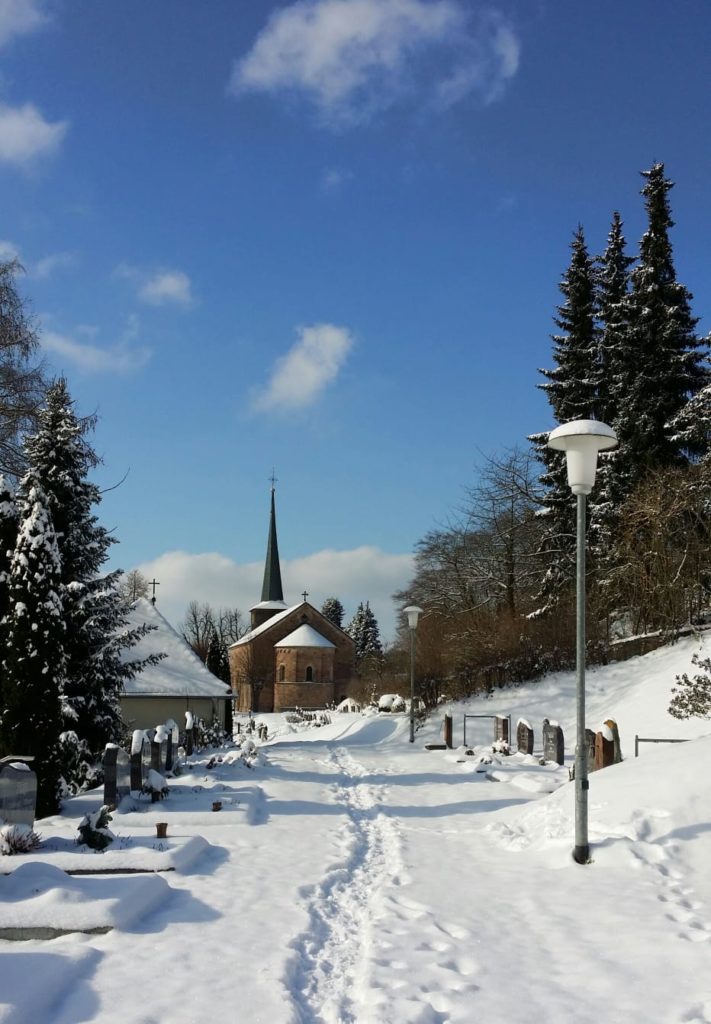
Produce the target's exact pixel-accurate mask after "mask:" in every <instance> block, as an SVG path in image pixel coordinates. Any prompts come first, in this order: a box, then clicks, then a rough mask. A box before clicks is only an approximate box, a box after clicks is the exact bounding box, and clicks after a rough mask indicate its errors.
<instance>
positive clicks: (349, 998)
mask: <svg viewBox="0 0 711 1024" xmlns="http://www.w3.org/2000/svg"><path fill="white" fill-rule="evenodd" d="M327 767H333V768H335V769H336V771H337V772H338V773H339V775H340V781H339V782H336V783H335V784H334V785H333V786H332V790H333V793H334V797H335V800H336V803H337V804H339V805H342V806H343V807H344V808H345V810H346V812H347V815H348V819H349V822H348V825H347V827H346V829H345V830H344V831H343V832H342V834H340V835H339V837H338V842H339V845H340V847H341V849H340V851H339V853H340V858H339V861H338V862H337V863H336V864H335V865H334V866H333V867H332V868H330V870H329V871H328V872H327V873H326V875H325V877H324V879H323V880H322V881H321V882H320V883H319V884H318V885H316V886H312V887H309V888H307V889H306V890H305V892H304V893H303V895H304V897H305V899H306V906H307V909H308V913H309V927H308V929H307V930H306V931H305V932H304V933H302V934H301V935H300V936H299V937H298V938H297V939H296V940H295V941H294V942H293V943H292V946H293V947H294V949H295V950H296V959H295V962H294V963H293V964H292V965H290V971H289V973H290V975H291V979H292V986H293V988H292V991H293V992H294V999H295V1002H296V1004H297V1006H298V1008H299V1011H300V1017H301V1020H302V1022H303V1024H311V1022H318V1024H322V1022H323V1024H358V1022H359V1021H363V1020H364V1016H363V1013H364V1010H363V1007H362V1006H359V993H363V991H365V990H366V989H367V988H368V987H369V980H368V973H369V955H370V953H371V952H372V948H373V944H374V923H375V920H376V918H377V917H378V916H380V915H381V914H382V907H383V894H384V892H385V890H387V889H388V887H389V886H393V885H397V884H398V882H399V878H398V875H399V871H400V870H401V866H402V865H401V858H400V839H399V835H398V830H397V826H396V825H395V823H394V822H393V821H392V820H391V819H390V818H388V817H387V815H386V814H385V813H383V807H382V805H383V802H384V801H385V799H386V797H387V787H384V786H382V785H377V784H372V783H368V782H365V781H362V780H363V777H364V776H365V775H366V774H367V773H366V769H365V768H364V766H363V765H362V764H360V762H358V761H356V760H355V758H354V757H352V756H351V754H350V753H349V752H348V750H347V749H346V748H344V747H339V748H337V749H336V750H334V751H333V752H332V753H331V757H330V763H329V764H328V765H327Z"/></svg>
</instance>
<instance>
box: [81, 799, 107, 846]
mask: <svg viewBox="0 0 711 1024" xmlns="http://www.w3.org/2000/svg"><path fill="white" fill-rule="evenodd" d="M111 820H112V819H111V815H110V813H109V808H108V807H107V805H106V804H104V805H103V807H100V808H99V810H98V811H94V812H93V813H92V814H85V815H84V817H83V818H82V820H81V821H80V822H79V838H78V839H77V845H78V846H88V847H90V848H91V849H92V850H105V849H106V847H107V846H110V844H111V843H113V841H114V839H115V838H116V836H115V835H114V834H113V832H112V831H111V830H110V828H109V822H110V821H111Z"/></svg>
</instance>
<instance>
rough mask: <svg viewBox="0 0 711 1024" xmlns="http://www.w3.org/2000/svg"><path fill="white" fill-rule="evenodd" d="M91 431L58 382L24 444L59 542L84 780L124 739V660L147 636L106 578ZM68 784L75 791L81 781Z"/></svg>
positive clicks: (67, 699)
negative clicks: (108, 748) (110, 746)
mask: <svg viewBox="0 0 711 1024" xmlns="http://www.w3.org/2000/svg"><path fill="white" fill-rule="evenodd" d="M92 427H93V420H91V419H87V420H81V419H79V417H78V416H77V414H76V412H75V410H74V403H73V401H72V399H71V396H70V394H69V390H68V388H67V383H66V381H65V380H64V379H63V378H59V379H58V380H56V381H55V382H54V383H53V384H52V385H51V386H50V388H49V390H48V392H47V398H46V402H45V405H44V407H43V409H42V410H41V412H40V415H39V427H38V430H37V432H36V433H35V434H34V435H33V436H32V437H30V438H28V439H27V441H26V444H25V450H26V455H27V459H28V463H29V466H30V472H31V474H33V476H34V478H35V479H37V480H38V481H40V482H41V484H42V487H43V489H44V491H45V493H46V495H47V502H48V510H49V513H50V516H51V519H52V521H53V524H54V529H55V533H56V536H57V545H58V549H59V558H60V580H61V587H62V600H63V604H64V617H65V620H66V623H67V632H66V637H65V642H64V652H65V659H66V672H65V675H66V680H65V685H64V704H63V714H64V723H63V725H64V730H66V731H67V733H68V734H71V733H73V734H75V735H76V737H77V742H78V744H79V746H80V748H81V749H80V751H79V752H78V755H77V752H76V751H74V752H73V755H72V756H70V757H68V760H69V761H70V762H71V763H72V764H75V763H77V761H78V763H79V764H82V765H83V769H82V773H83V772H85V771H87V770H88V766H89V764H90V763H91V761H92V760H93V759H94V758H95V757H96V756H97V755H98V754H99V753H100V752H101V750H102V749H103V747H104V745H105V744H106V743H107V742H115V741H116V740H118V738H119V735H120V732H121V729H122V724H121V718H120V711H119V697H120V693H121V690H122V687H123V683H124V681H125V680H127V679H130V678H132V677H133V676H134V675H135V673H136V671H138V670H140V665H139V664H138V663H135V662H130V661H124V659H123V654H124V652H125V651H126V649H128V648H130V647H132V646H133V645H134V644H135V643H136V642H137V640H138V639H139V637H140V636H141V635H142V632H145V630H144V631H141V630H128V629H126V623H127V620H126V606H125V603H124V601H123V599H122V597H121V595H120V594H119V592H118V589H117V584H118V581H119V578H120V576H121V573H120V571H115V572H112V573H108V574H106V575H101V568H102V566H103V565H104V563H105V562H106V560H107V558H108V552H109V549H110V547H111V545H112V544H113V543H114V539H113V538H112V537H111V536H110V535H109V533H108V531H107V530H106V529H105V528H104V527H103V526H101V525H100V523H99V522H98V519H97V517H96V515H95V512H94V508H95V506H97V505H98V504H99V502H100V500H101V495H100V492H99V489H98V487H97V486H96V484H94V483H92V482H91V481H90V480H89V479H88V474H89V472H90V471H91V470H92V469H93V468H95V466H96V465H97V463H98V458H97V456H96V454H95V452H94V450H93V448H92V447H91V445H90V444H89V442H88V440H87V437H86V434H87V432H88V430H89V429H91V428H92ZM70 738H71V737H70ZM67 771H68V774H69V772H70V770H69V769H67ZM66 781H67V783H68V785H69V787H70V788H76V786H78V785H81V784H82V782H83V779H82V778H76V777H74V778H69V777H67V780H66Z"/></svg>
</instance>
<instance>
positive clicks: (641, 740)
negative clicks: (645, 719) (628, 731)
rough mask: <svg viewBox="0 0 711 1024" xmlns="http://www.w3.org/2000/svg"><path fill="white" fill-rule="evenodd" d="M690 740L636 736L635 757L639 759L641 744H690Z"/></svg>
mask: <svg viewBox="0 0 711 1024" xmlns="http://www.w3.org/2000/svg"><path fill="white" fill-rule="evenodd" d="M688 742H689V741H688V740H670V739H665V738H663V737H662V738H659V737H652V736H635V738H634V756H635V757H639V745H640V743H688Z"/></svg>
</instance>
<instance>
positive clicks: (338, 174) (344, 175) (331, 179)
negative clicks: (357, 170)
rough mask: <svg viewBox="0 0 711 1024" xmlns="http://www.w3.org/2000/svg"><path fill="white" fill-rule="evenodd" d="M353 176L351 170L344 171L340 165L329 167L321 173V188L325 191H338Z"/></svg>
mask: <svg viewBox="0 0 711 1024" xmlns="http://www.w3.org/2000/svg"><path fill="white" fill-rule="evenodd" d="M352 177H353V174H352V172H351V171H344V170H342V169H341V168H340V167H327V168H326V170H325V171H324V172H323V174H322V175H321V188H322V189H323V190H324V192H336V191H337V190H338V189H340V187H341V185H344V184H345V182H347V181H350V179H351V178H352Z"/></svg>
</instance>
